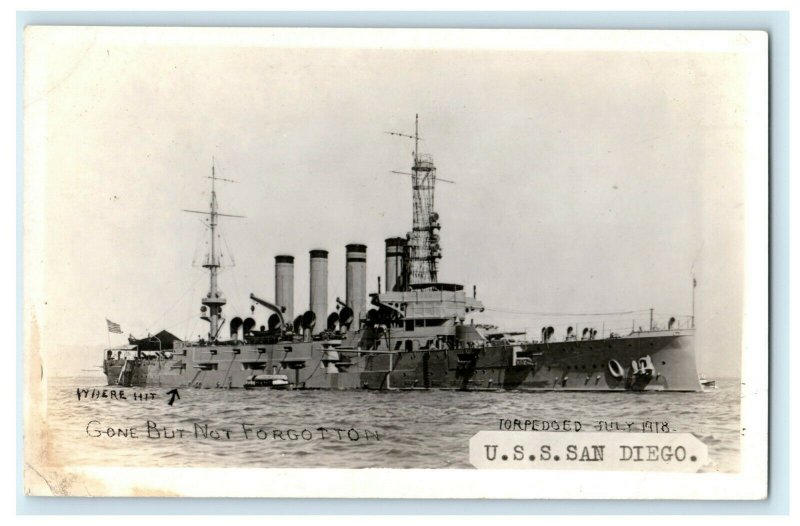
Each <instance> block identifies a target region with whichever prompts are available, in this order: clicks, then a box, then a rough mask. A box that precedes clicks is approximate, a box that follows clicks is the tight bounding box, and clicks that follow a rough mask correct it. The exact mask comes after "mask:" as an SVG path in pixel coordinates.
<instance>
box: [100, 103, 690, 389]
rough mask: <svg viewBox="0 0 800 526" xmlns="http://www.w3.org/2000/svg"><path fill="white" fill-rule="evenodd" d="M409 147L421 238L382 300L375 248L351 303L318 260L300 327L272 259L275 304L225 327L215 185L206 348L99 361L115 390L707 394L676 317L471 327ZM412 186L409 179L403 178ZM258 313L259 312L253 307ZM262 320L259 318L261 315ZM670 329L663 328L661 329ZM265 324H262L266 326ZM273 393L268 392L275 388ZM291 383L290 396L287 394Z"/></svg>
mask: <svg viewBox="0 0 800 526" xmlns="http://www.w3.org/2000/svg"><path fill="white" fill-rule="evenodd" d="M392 134H393V135H400V136H402V137H406V138H410V139H412V140H413V141H414V150H413V165H412V168H411V172H410V173H406V175H409V176H410V178H411V183H412V186H413V193H412V195H413V225H412V230H411V231H410V232H408V234H406V235H405V236H404V237H390V238H388V239H386V241H385V260H384V264H385V275H384V276H383V278H384V290H383V291H381V285H380V278H379V281H378V290H377V292H374V293H370V294H368V293H367V284H366V268H367V267H366V266H367V247H366V246H365V245H363V244H349V245H347V246H346V296H345V299H344V301H342V300H341V299H340V298H336V300H335V308H334V309H330V304H329V298H328V251H326V250H324V249H320V248H315V249H313V250H310V252H309V259H310V273H309V274H310V298H309V308H308V310H306V311H305V312H303V313H302V314H299V315H298V316H296V317H295V313H294V305H295V301H294V256H292V255H287V254H279V255H276V256H275V297H274V298H273V299H272V300H271V301H270V300H267V299H263V298H261V297H259V296H258V295H256V294H251V295H250V299H251V300H252V301H253V305H252V306H251V309H250V314H251V315H250V316H248V317H244V318H242V317H239V316H235V317H233V318H232V319H230V321H228V320H226V319H225V317H224V315H223V308H224V306H225V304H226V298H225V297H224V295H223V294H222V292H221V290H220V288H219V286H218V271H219V269H220V254H219V247H218V246H217V245H216V244H215V230H216V228H217V226H218V224H219V223H218V222H219V221H220V219H221V218H226V217H235V216H231V215H230V214H223V213H220V212H219V210H218V204H217V196H216V184H217V182H219V181H224V180H225V179H222V178H219V177H217V175H216V173H215V169H214V167H213V164H212V171H211V172H212V173H211V176H210V179H211V194H210V203H209V208H208V210H206V211H195V210H187V212H191V213H199V214H203V215H204V216H205V217H206V219H207V224H208V227H209V231H210V236H211V237H210V243H209V252H208V254H207V256H206V259H205V260H204V264H203V267H205V269H207V271H208V274H209V289H208V293H207V294H206V295H205V296H204V297H203V298H202V299H201V307H200V310H201V313H200V316H201V318H202V319H203V320H205V321H206V322H207V323H208V328H209V330H208V333H207V336H206V337H203V338H198V339H197V340H195V341H183V340H180V339H178V338H176V337H174V336H173V335H171V334H170V333H168V332H167V331H162V332H161V333H159V334H157V335H155V336H153V337H147V338H144V339H140V340H137V339H135V338H133V337H130V338H129V342H130V345H127V346H123V347H112V348H109V349H106V350H105V351H104V360H103V371H104V373H105V375H106V378H107V380H108V384H109V385H120V386H126V387H128V386H140V387H144V386H147V387H155V386H161V387H170V388H172V387H192V388H204V389H213V388H248V387H253V386H254V385H255V380H254V379H258V378H281V379H284V378H285V379H286V381H281V382H279V383H280V384H281V386H282V387H290V388H292V389H298V390H302V389H375V390H413V389H419V390H426V389H449V390H467V391H502V390H518V391H544V390H547V391H551V390H563V391H630V392H642V391H702V385H701V381H700V378H699V376H698V372H697V366H696V360H695V349H694V333H695V327H694V316H691V317H684V318H682V319H681V318H679V317H669V318H668V321H666V322H665V323H663V324H662V325H661V326H659V325H657V324H655V323H654V322H653V314H652V310H651V312H650V324H649V325H648V326H647V327H646V328H644V329H643V328H642V327H638V328H637V327H635V326H632V327H631V328H630V332H627V331H626V333H624V334H623V333H614V332H610V333H609V334H607V335H606V334H605V331H603V333H601V334H600V335H598V331H597V329H596V328H595V327H591V326H586V327H583V328H582V329H583V330H582V331H580V332H579V330H578V327H577V326H575V327H573V326H570V327H567V328H566V330H565V331H562V332H563V333H562V334H556V329H555V328H554V327H553V326H544V327H542V328H541V332H540V333H539V334H538V335H537V336H538V337H537V338H530V339H529V338H527V336H526V334H525V333H524V332H519V331H502V330H499V329H498V328H497V327H495V326H493V325H489V324H476V323H475V322H474V315H475V314H477V313H480V312H483V311H484V310H485V307H484V305H483V303H482V302H481V301H480V300H479V299H478V298H477V294H476V290H475V287H474V286H473V288H472V291H471V292H472V293H471V294H468V293H467V291H466V290H465V287H464V285H461V284H457V283H450V282H446V281H440V280H439V271H438V267H439V262H440V260H441V258H442V251H441V247H440V241H441V239H440V232H441V229H442V227H441V224H440V219H439V214H438V213H437V212H436V210H435V208H434V196H435V188H436V182H437V179H438V181H443V182H449V181H447V180H445V179H442V178H437V173H436V167H435V165H434V162H433V158H432V156H431V155H428V154H421V153H419V140H420V139H419V118H418V117H417V119H416V121H415V131H414V134H413V135H410V134H408V135H406V134H400V133H392ZM400 173H403V172H400ZM256 306H258V312H257V310H256V309H257V307H256ZM262 308H263V309H262ZM665 319H666V318H665ZM259 320H260V321H259ZM269 383H270V382H261V384H259V386H261V387H263V386H267V385H268V384H269ZM287 383H288V385H287Z"/></svg>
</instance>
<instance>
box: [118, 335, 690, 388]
mask: <svg viewBox="0 0 800 526" xmlns="http://www.w3.org/2000/svg"><path fill="white" fill-rule="evenodd" d="M693 332H694V331H687V330H682V331H654V332H645V333H636V334H632V335H629V336H624V337H620V338H607V339H600V340H578V341H575V340H572V341H560V342H547V343H526V344H497V345H481V346H472V347H468V348H458V349H441V350H440V349H429V350H417V351H408V352H396V353H390V352H385V351H384V352H377V351H372V352H371V351H368V350H364V351H360V350H357V349H355V350H344V349H342V350H338V351H332V350H331V348H332V347H331V346H330V345H331V344H330V343H329V342H306V343H293V344H277V345H267V346H256V345H244V344H243V345H240V346H229V345H228V346H213V347H212V346H208V345H205V346H187V347H184V348H183V349H176V350H175V351H174V352H172V353H158V354H155V355H150V356H139V357H137V358H132V359H123V358H122V357H118V356H117V357H115V356H113V355H107V357H106V359H105V361H104V371H105V373H106V377H107V379H108V384H109V385H124V386H139V387H168V388H172V387H195V388H242V387H244V384H245V382H246V381H247V378H248V377H250V376H252V375H253V374H263V373H267V374H270V373H271V374H285V375H287V376H288V378H289V380H290V381H291V382H292V383H293V384H294V386H295V388H300V389H378V390H385V389H457V390H521V391H553V390H557V391H558V390H560V391H701V390H702V387H701V385H700V381H699V378H698V374H697V367H696V363H695V350H694V334H693ZM645 365H646V367H645Z"/></svg>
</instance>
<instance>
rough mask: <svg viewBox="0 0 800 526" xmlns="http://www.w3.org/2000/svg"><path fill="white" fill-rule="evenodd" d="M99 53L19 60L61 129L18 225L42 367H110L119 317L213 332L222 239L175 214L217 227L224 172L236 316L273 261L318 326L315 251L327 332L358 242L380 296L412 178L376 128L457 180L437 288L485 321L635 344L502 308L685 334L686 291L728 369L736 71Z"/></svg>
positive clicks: (465, 53)
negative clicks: (457, 292)
mask: <svg viewBox="0 0 800 526" xmlns="http://www.w3.org/2000/svg"><path fill="white" fill-rule="evenodd" d="M110 35H111V33H108V32H105V33H100V34H91V33H90V34H86V33H75V34H73V35H69V36H68V37H64V36H63V35H61V36H60V37H59V38H54V39H51V40H43V41H41V42H36V44H37V46H38V47H34V48H30V47H29V62H28V63H27V64H26V67H28V70H27V71H26V73H28V75H29V77H28V78H29V80H30V78H31V77H30V75H33V74H34V73H36V74H38V75H40V76H43V77H42V78H44V79H45V80H44V81H41V78H40V79H39V80H40V82H38V83H36V82H29V85H28V92H27V93H26V100H25V104H26V110H28V111H29V113H30V112H37V115H39V117H40V118H45V119H46V127H40V128H39V129H37V131H36V132H35V133H33V136H32V137H33V140H31V135H29V136H28V139H29V140H28V147H29V148H32V147H34V146H38V149H37V150H35V151H36V152H37V153H38V154H39V155H40V157H39V159H40V162H41V163H42V164H41V166H44V168H43V169H42V171H41V172H36V173H43V174H46V178H45V183H44V186H43V188H44V191H43V195H39V196H38V198H37V200H36V201H34V202H33V203H31V202H30V201H28V206H29V208H33V209H27V210H26V222H27V224H26V228H28V229H29V232H30V231H31V228H33V227H36V228H34V229H33V232H34V233H33V234H32V235H33V237H34V239H38V240H39V241H40V242H41V243H40V244H37V245H35V246H37V247H44V248H41V250H38V251H37V253H36V257H37V258H38V259H40V261H41V263H42V264H43V265H44V268H45V269H46V271H45V272H44V273H43V275H42V276H40V277H39V278H38V279H39V280H40V281H39V283H40V285H41V287H42V291H43V293H42V294H43V296H44V297H42V298H38V299H36V298H34V299H32V300H31V301H33V302H34V303H35V305H36V311H37V313H38V316H37V322H38V323H39V327H40V329H41V334H42V342H43V344H44V348H45V349H46V350H50V351H51V352H53V350H54V349H58V348H60V347H58V346H59V345H62V346H64V347H61V348H62V349H65V350H64V351H63V352H61V353H55V352H54V355H53V356H50V361H49V363H50V367H60V366H61V365H64V366H67V365H66V364H67V362H69V366H72V367H75V366H76V364H80V365H81V366H83V367H86V368H90V367H93V366H96V365H99V363H100V360H101V356H100V355H98V354H96V352H95V351H94V349H95V347H92V349H93V350H92V351H91V352H88V353H83V354H81V353H80V352H79V351H76V350H75V349H80V348H81V346H83V345H91V346H95V345H102V344H104V343H106V342H107V334H106V326H105V318H109V319H111V320H113V321H115V322H117V323H119V324H120V325H121V326H122V329H123V330H124V331H125V333H126V336H127V333H129V332H132V333H133V334H134V335H136V336H139V337H141V336H144V335H146V334H147V332H148V331H150V332H152V333H155V332H157V331H159V330H161V329H164V328H166V329H168V330H170V331H172V332H174V333H175V334H176V335H178V336H179V337H187V336H190V337H196V336H197V335H198V334H205V332H206V331H207V324H206V323H205V322H203V321H201V320H199V308H200V298H201V297H202V295H203V294H204V293H205V291H206V290H207V287H208V279H207V273H206V272H205V270H204V269H202V268H199V266H198V265H199V263H200V259H201V256H202V254H203V253H204V252H205V250H206V241H207V233H206V230H205V228H204V226H203V225H202V224H201V221H200V216H196V215H193V214H187V213H184V212H181V209H183V208H190V209H196V210H197V209H199V210H202V209H205V208H206V207H207V206H208V199H209V181H208V179H206V178H205V177H206V176H208V175H209V174H210V170H211V162H212V157H213V158H214V159H215V162H216V166H217V174H218V175H219V176H220V177H224V178H231V179H235V180H237V181H239V182H238V183H237V184H221V185H220V188H219V191H218V198H219V202H220V209H221V211H223V212H227V213H232V214H241V215H245V216H247V217H246V218H245V219H226V220H224V221H223V226H222V229H221V231H222V235H223V238H224V243H223V245H222V247H223V253H224V256H225V259H226V260H227V262H228V263H231V259H233V260H234V261H235V266H234V267H232V268H226V269H225V270H224V272H223V273H222V274H221V277H220V286H221V288H222V289H223V291H224V292H225V294H226V296H227V298H228V305H227V306H226V307H225V310H224V313H225V314H226V316H227V317H228V318H229V319H230V317H232V316H234V315H245V314H247V313H248V312H249V309H250V305H251V302H250V301H249V300H248V296H249V294H250V293H251V292H254V293H256V294H257V295H260V296H262V297H265V298H270V299H271V298H274V274H273V273H274V256H275V255H277V254H292V255H294V256H295V258H296V260H295V312H298V313H299V312H302V311H303V310H305V309H307V308H308V251H309V250H310V249H314V248H324V249H327V250H329V251H330V259H329V307H330V309H331V310H333V309H334V306H335V303H334V301H335V298H336V297H337V296H339V297H342V298H344V294H345V290H344V285H345V279H344V275H345V274H344V260H345V250H344V246H345V244H347V243H353V242H359V243H364V244H366V245H367V246H368V263H367V268H368V285H369V289H370V291H374V290H375V288H376V281H377V277H378V276H379V275H381V274H382V273H383V268H384V267H383V256H384V243H383V241H384V239H385V238H387V237H391V236H397V235H404V234H405V232H407V231H408V230H410V227H411V184H410V178H407V177H406V176H403V175H396V174H392V173H390V171H391V170H402V171H409V169H410V164H411V160H412V156H411V151H412V148H413V146H412V144H411V142H410V141H408V140H406V139H402V138H398V137H394V136H390V135H387V134H386V133H384V132H386V131H397V132H402V133H411V132H412V131H413V123H414V115H415V113H419V115H420V133H421V135H422V137H423V139H424V140H423V142H422V143H421V148H420V149H421V151H422V152H424V153H430V154H432V155H433V158H434V161H435V164H436V166H437V169H438V174H439V175H440V176H441V177H443V178H446V179H450V180H454V181H456V184H455V185H449V184H439V185H438V187H437V193H436V209H437V211H438V212H439V214H440V216H441V220H440V222H441V224H442V226H443V228H442V232H441V237H442V241H441V243H440V244H441V246H442V250H443V256H444V257H443V260H442V262H441V266H440V280H441V281H447V282H456V283H463V284H465V286H466V287H467V288H468V289H471V287H472V285H473V284H474V285H476V286H477V289H478V297H479V299H482V300H483V301H484V303H485V304H486V306H487V307H489V308H490V309H492V311H488V312H486V313H484V315H483V316H482V317H481V318H476V321H483V322H495V323H498V324H500V325H502V326H504V327H508V328H513V329H520V328H525V327H527V328H529V330H530V331H531V335H532V336H533V335H536V334H537V333H538V329H539V327H541V326H542V325H543V324H544V323H547V324H549V325H556V327H557V329H558V330H559V331H563V328H565V325H566V324H574V323H579V324H581V325H583V324H584V323H585V322H586V321H587V320H590V319H591V320H594V321H595V326H596V327H597V328H598V330H600V328H601V327H605V330H606V332H608V331H609V330H611V329H613V328H618V329H619V328H622V327H624V328H626V329H628V330H629V329H630V327H631V326H632V324H636V325H644V326H646V324H647V317H648V314H647V313H646V312H643V313H641V314H640V315H639V317H638V320H636V321H635V322H634V321H633V320H632V317H633V316H631V315H624V316H606V317H604V318H600V317H594V318H590V317H580V316H567V317H561V316H547V317H543V316H539V315H535V314H517V313H511V312H500V311H515V312H527V313H598V312H617V311H629V310H637V309H648V308H650V307H652V308H654V309H655V312H656V315H657V316H659V315H661V316H666V317H668V316H669V315H689V314H691V309H692V286H691V283H692V281H691V280H692V272H693V270H694V272H695V274H696V277H697V282H698V288H697V306H696V316H697V327H698V335H697V342H696V343H697V346H698V356H699V366H700V369H701V370H702V371H704V372H708V373H711V374H722V375H731V374H737V373H738V367H739V353H740V348H741V345H740V341H739V334H738V332H737V331H738V326H739V323H740V313H741V309H742V298H741V290H742V289H741V280H742V264H743V257H742V256H743V255H742V246H743V245H742V243H743V234H742V233H743V225H744V222H743V218H744V216H743V213H744V207H743V204H744V200H743V186H742V184H743V177H744V160H743V156H744V151H745V150H744V145H745V142H744V141H745V129H746V124H747V123H746V122H745V114H746V111H745V110H746V105H747V103H748V99H747V98H746V95H745V87H744V80H745V75H746V69H745V67H744V62H743V61H742V60H741V58H740V57H738V56H737V55H736V54H733V53H718V52H693V53H687V52H663V51H661V52H652V51H648V52H635V51H626V52H621V51H602V50H599V49H597V48H594V50H592V48H591V47H590V46H587V47H586V50H574V49H573V50H565V51H553V50H546V51H544V50H543V51H536V50H532V51H501V50H463V49H461V50H458V49H442V50H432V49H377V48H375V47H373V48H371V49H360V50H359V49H329V48H317V49H313V48H305V49H299V48H291V47H263V46H253V45H249V44H244V43H243V44H241V45H238V44H237V45H231V44H230V42H228V45H224V46H222V45H216V46H212V45H189V44H187V42H185V41H181V40H180V39H177V40H175V41H169V42H167V41H165V40H164V39H161V38H153V37H152V35H151V34H149V33H148V35H151V36H147V35H139V36H137V37H136V38H113V37H111V36H110ZM145 37H147V38H145ZM467 45H468V43H467ZM32 72H33V73H32ZM31 84H32V85H33V88H34V89H32V88H31ZM37 86H38V87H39V88H38V89H36V88H37ZM42 115H44V116H45V117H41V116H42ZM31 122H39V121H35V120H34V119H29V120H28V121H27V122H26V124H27V125H30V124H31ZM29 133H31V132H30V129H29ZM29 151H30V150H29ZM45 163H46V164H45ZM30 173H31V172H30V171H29V172H28V173H27V174H26V176H28V177H30ZM39 221H41V223H39ZM39 234H41V237H40V238H37V237H36V236H37V235H39ZM28 241H29V240H28ZM28 246H30V245H28ZM193 263H194V266H193ZM45 302H46V304H45ZM258 309H260V307H258ZM256 312H257V313H258V314H259V316H261V318H266V313H265V312H263V311H260V310H257V311H256ZM603 324H605V325H603ZM562 326H563V328H559V327H562ZM123 340H124V338H121V339H120V338H119V336H117V339H116V340H114V341H113V342H112V343H121V341H123ZM87 348H88V347H87ZM68 349H71V350H68ZM764 353H766V345H765V348H764Z"/></svg>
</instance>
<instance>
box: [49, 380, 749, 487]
mask: <svg viewBox="0 0 800 526" xmlns="http://www.w3.org/2000/svg"><path fill="white" fill-rule="evenodd" d="M104 380H105V379H104V378H101V377H91V378H89V377H87V378H54V379H51V380H50V383H49V392H50V401H49V406H48V411H49V414H48V422H49V424H50V427H51V435H50V436H51V437H52V441H53V450H52V451H53V452H54V454H56V455H58V458H59V460H60V461H63V462H65V463H71V464H82V465H92V464H98V463H101V464H103V465H108V464H116V465H125V466H141V465H143V464H145V463H146V464H147V465H157V466H201V465H202V466H215V467H220V466H227V467H340V468H369V467H392V468H471V465H470V464H469V462H468V441H469V438H470V437H471V436H472V435H474V434H475V433H477V432H478V431H481V430H492V431H494V430H497V429H498V428H499V420H500V419H501V418H512V419H513V418H520V419H538V420H560V421H563V420H564V419H570V420H578V421H580V422H581V424H582V425H583V428H584V430H585V431H592V430H593V429H592V426H593V424H594V423H595V422H596V421H597V420H606V421H619V422H624V421H628V422H631V421H633V422H637V425H638V422H641V421H645V420H650V421H654V420H655V421H666V422H669V425H670V428H671V429H672V430H674V431H676V432H690V433H693V434H694V435H695V436H696V437H698V438H699V439H700V440H702V441H703V442H704V443H706V444H707V445H708V448H709V457H710V463H709V464H708V465H707V466H705V467H704V469H703V470H704V471H722V472H736V471H738V469H739V384H738V382H737V381H735V380H721V381H718V382H717V384H718V386H719V388H718V389H716V390H712V391H708V392H705V393H644V394H632V393H568V392H541V393H520V392H480V393H476V392H453V391H393V392H374V391H287V392H281V391H245V390H217V389H180V390H179V394H180V399H179V400H175V402H174V404H173V405H171V406H170V405H168V403H167V401H168V399H169V398H170V397H169V396H167V395H166V391H167V389H130V388H126V389H124V391H125V396H126V397H127V400H113V399H100V400H96V399H95V400H93V399H83V400H80V401H79V400H78V399H77V395H76V388H78V387H81V388H89V389H90V390H91V388H92V387H95V388H99V389H103V388H107V387H106V386H105V385H104V384H105V382H104ZM149 392H154V393H156V395H157V397H156V398H155V399H154V400H143V401H138V400H133V397H134V393H137V394H146V393H149ZM91 420H97V421H99V424H92V425H91V426H90V428H89V432H90V433H92V434H96V432H95V430H102V431H105V430H106V429H107V428H109V427H111V428H123V429H125V428H131V427H135V428H136V431H135V433H136V435H137V438H131V437H128V438H120V437H118V436H114V437H109V436H107V435H106V434H103V435H102V436H100V437H92V436H89V434H87V424H88V423H89V421H91ZM148 420H150V421H152V422H154V423H155V424H157V426H158V427H157V430H158V435H159V436H160V437H161V438H158V439H151V438H148V436H147V434H148V433H147V423H146V422H147V421H148ZM243 423H245V424H248V427H247V429H248V437H249V438H245V437H244V430H243V427H242V424H243ZM206 425H207V426H208V428H207V429H208V437H205V436H204V435H203V433H204V432H205V431H206V427H205V426H206ZM164 426H166V428H167V432H166V435H167V436H170V435H171V434H172V433H173V432H175V438H164V435H165V433H164ZM196 426H197V427H196ZM319 428H324V430H323V431H320V430H319ZM176 429H184V430H185V431H184V435H183V438H180V436H179V432H177V431H176ZM224 429H229V430H230V438H227V437H226V434H225V432H224V431H221V430H224ZM337 429H339V430H340V431H338V432H337V431H336V430H337ZM259 430H260V431H259ZM289 430H293V431H289ZM303 430H307V431H303ZM213 431H216V432H219V433H220V435H219V437H220V438H219V439H214V438H212V436H213V435H214V432H213ZM196 432H197V436H196ZM348 432H349V436H348ZM295 433H296V434H295ZM375 434H377V436H378V439H377V440H376V439H375ZM151 436H156V431H154V430H151ZM291 437H294V438H296V440H291V439H290V438H291ZM323 437H324V438H323ZM308 438H310V440H307V439H308ZM353 439H357V440H353Z"/></svg>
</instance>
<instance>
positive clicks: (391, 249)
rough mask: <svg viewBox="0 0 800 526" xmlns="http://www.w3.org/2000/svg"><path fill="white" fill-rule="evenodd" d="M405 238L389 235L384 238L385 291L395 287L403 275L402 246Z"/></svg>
mask: <svg viewBox="0 0 800 526" xmlns="http://www.w3.org/2000/svg"><path fill="white" fill-rule="evenodd" d="M405 244H406V240H405V239H403V238H402V237H390V238H389V239H387V240H386V292H391V291H393V290H394V289H395V287H396V286H397V284H398V282H399V281H400V280H401V279H402V276H403V247H404V246H405Z"/></svg>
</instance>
